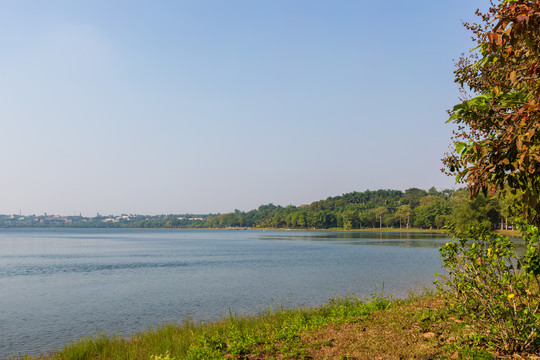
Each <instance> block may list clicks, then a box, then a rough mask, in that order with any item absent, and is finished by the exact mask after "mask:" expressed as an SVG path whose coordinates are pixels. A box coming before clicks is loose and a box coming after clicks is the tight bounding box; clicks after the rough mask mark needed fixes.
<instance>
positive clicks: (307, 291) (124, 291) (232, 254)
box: [0, 229, 448, 357]
mask: <svg viewBox="0 0 540 360" xmlns="http://www.w3.org/2000/svg"><path fill="white" fill-rule="evenodd" d="M446 241H448V240H447V238H446V236H445V235H442V234H426V233H390V232H327V231H324V232H323V231H250V230H246V231H237V230H236V231H235V230H141V229H0V289H1V291H0V355H1V356H0V357H3V356H6V355H7V356H11V355H13V354H16V353H19V354H20V353H30V354H39V353H41V352H48V351H51V350H53V349H59V348H61V347H62V345H63V344H64V343H66V342H69V341H72V340H75V339H77V338H79V337H82V336H93V335H96V334H98V333H99V332H100V331H103V332H109V333H119V334H122V335H125V336H128V335H129V334H131V333H133V332H136V331H143V330H146V329H148V328H149V327H155V326H156V325H159V324H162V323H165V322H178V321H183V320H185V319H186V318H187V317H188V316H190V317H192V318H194V319H195V320H205V321H208V320H216V319H218V318H220V317H222V316H224V315H227V314H228V313H229V311H233V312H236V313H239V314H255V313H257V312H258V311H260V310H265V309H268V308H269V307H278V306H282V305H283V306H286V307H290V306H296V305H305V306H313V305H317V304H323V303H325V302H327V301H328V300H329V299H330V298H331V297H333V296H336V295H342V296H343V295H347V294H348V293H354V294H357V295H359V296H361V297H366V298H367V297H369V296H370V295H372V294H380V293H381V292H382V290H383V286H384V293H385V294H392V295H395V296H405V295H406V294H407V292H409V291H411V290H421V289H422V287H423V286H429V285H431V284H432V282H433V280H434V276H433V274H434V273H436V272H439V271H440V265H441V259H440V257H439V252H438V248H439V246H441V245H442V244H443V243H445V242H446Z"/></svg>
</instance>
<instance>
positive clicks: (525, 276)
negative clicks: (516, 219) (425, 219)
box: [438, 223, 540, 353]
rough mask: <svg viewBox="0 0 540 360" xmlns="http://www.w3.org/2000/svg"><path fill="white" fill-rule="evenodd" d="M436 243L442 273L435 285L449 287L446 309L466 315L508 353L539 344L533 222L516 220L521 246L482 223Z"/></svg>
mask: <svg viewBox="0 0 540 360" xmlns="http://www.w3.org/2000/svg"><path fill="white" fill-rule="evenodd" d="M447 228H448V230H449V232H450V233H451V234H452V236H453V240H452V241H451V242H449V243H447V244H446V245H444V246H442V247H441V249H440V252H441V255H442V258H443V264H444V265H443V266H444V268H445V269H446V274H444V275H439V276H440V277H441V278H442V280H443V281H441V282H440V283H439V285H438V290H439V291H444V292H446V293H447V292H448V291H450V292H451V293H453V295H454V298H452V299H451V300H450V301H449V310H451V311H454V312H456V313H457V314H459V315H461V316H464V317H469V318H470V319H471V321H472V322H473V323H474V324H475V326H476V328H477V330H478V331H479V333H480V334H482V335H483V337H484V340H485V341H486V342H487V343H488V344H489V345H490V347H492V348H495V349H497V350H500V351H503V352H508V353H513V352H518V351H535V350H536V349H538V345H539V336H538V335H539V328H540V312H539V296H540V293H539V288H540V283H539V281H540V279H539V275H540V262H539V260H540V256H539V255H540V253H539V248H538V240H539V231H538V227H536V226H532V225H527V224H525V223H520V227H519V229H520V231H521V233H522V234H523V237H524V240H525V245H526V252H525V254H524V255H523V256H521V257H518V256H517V255H516V252H515V248H514V245H513V243H512V242H511V241H510V239H509V238H507V237H504V236H501V235H496V234H493V233H492V232H491V231H489V230H488V229H486V228H477V227H471V228H469V229H468V230H467V231H465V232H460V231H458V230H456V228H455V227H454V226H453V225H451V226H448V227H447Z"/></svg>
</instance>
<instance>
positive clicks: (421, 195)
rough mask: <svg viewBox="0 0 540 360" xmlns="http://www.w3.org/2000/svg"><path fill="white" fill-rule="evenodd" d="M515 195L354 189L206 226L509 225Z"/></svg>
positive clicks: (216, 218)
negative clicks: (471, 195)
mask: <svg viewBox="0 0 540 360" xmlns="http://www.w3.org/2000/svg"><path fill="white" fill-rule="evenodd" d="M510 203H511V199H507V198H504V197H499V196H497V195H496V194H492V195H491V196H484V195H483V194H480V195H479V196H478V197H476V198H475V199H472V200H469V191H468V190H467V189H458V190H448V189H447V190H442V191H437V190H436V189H435V188H434V187H432V188H431V189H429V190H427V191H426V190H423V189H418V188H410V189H407V190H405V191H400V190H376V191H370V190H367V191H364V192H351V193H347V194H343V195H341V196H335V197H329V198H327V199H326V200H319V201H315V202H313V203H311V204H310V205H301V206H293V205H289V206H285V207H283V206H279V205H273V204H268V205H262V206H259V208H257V209H254V210H251V211H248V212H243V211H240V210H235V211H234V212H232V213H227V214H219V215H214V216H209V217H208V218H207V219H206V221H205V222H204V223H203V224H201V227H209V228H228V227H255V228H290V229H331V228H338V229H344V230H353V229H364V228H401V229H404V228H413V227H414V228H424V229H440V228H442V227H443V226H444V225H445V224H446V223H447V222H448V221H450V222H452V223H454V224H456V226H457V227H459V228H466V227H468V226H480V225H483V226H489V227H491V228H493V229H506V228H509V227H510V225H509V224H508V217H509V216H510Z"/></svg>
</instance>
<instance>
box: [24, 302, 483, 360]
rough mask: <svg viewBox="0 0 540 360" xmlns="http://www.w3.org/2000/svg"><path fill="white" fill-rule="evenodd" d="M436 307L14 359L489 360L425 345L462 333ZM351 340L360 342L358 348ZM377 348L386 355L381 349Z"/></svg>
mask: <svg viewBox="0 0 540 360" xmlns="http://www.w3.org/2000/svg"><path fill="white" fill-rule="evenodd" d="M437 301H438V302H439V303H441V301H440V299H438V298H437V297H435V296H434V295H422V296H414V297H411V298H410V299H408V300H399V299H393V300H390V299H387V298H384V297H383V296H375V297H373V299H371V300H369V301H363V300H361V299H359V298H357V297H355V296H346V297H344V298H334V299H331V300H330V301H329V303H328V304H326V305H324V306H320V307H315V308H303V307H296V308H293V309H284V308H280V309H277V310H275V311H271V310H267V311H264V312H261V313H260V314H258V315H256V316H238V315H235V314H232V313H231V314H229V316H228V317H227V318H224V319H222V320H220V321H217V322H212V323H195V322H194V321H192V320H191V319H187V320H185V321H184V322H183V323H180V324H165V325H163V326H160V327H157V328H155V329H150V330H148V331H145V332H141V333H136V334H133V335H132V336H131V337H129V338H124V337H121V336H117V335H113V334H101V335H99V336H97V337H94V338H84V339H79V340H78V341H75V342H73V343H70V344H66V345H65V346H64V347H63V348H62V349H61V350H59V351H57V352H54V353H51V354H46V355H43V356H41V357H37V358H36V357H32V356H22V357H19V359H25V360H31V359H51V360H68V359H69V360H85V359H103V360H105V359H107V360H108V359H111V360H112V359H144V360H179V359H188V360H190V359H248V358H252V359H313V358H315V359H317V358H325V357H327V356H326V355H325V354H327V353H328V352H331V351H337V352H338V355H339V356H338V357H328V358H339V357H341V358H375V357H378V356H382V357H383V358H385V359H386V358H388V359H392V358H394V357H392V356H391V355H389V354H387V353H385V351H387V350H385V349H386V348H389V349H399V348H400V347H401V348H403V346H402V344H403V343H404V342H411V344H410V346H409V347H408V348H404V349H403V351H402V354H401V355H400V356H401V357H402V358H415V357H416V358H424V357H425V356H427V355H426V354H438V356H439V358H450V355H451V354H452V353H455V352H456V351H457V352H458V353H459V354H463V356H470V355H473V354H476V355H482V357H481V358H484V359H490V358H492V357H490V356H491V355H490V353H489V352H487V351H485V350H483V349H476V348H474V347H473V348H471V347H470V346H469V345H468V342H467V341H468V340H467V339H466V338H465V337H463V341H461V340H460V341H457V342H452V343H449V344H446V343H441V340H440V339H441V338H442V337H443V335H440V337H436V338H433V339H427V338H423V336H422V334H425V333H426V332H429V331H434V332H436V333H440V334H443V333H444V334H445V335H444V338H449V337H450V336H453V337H456V338H458V337H459V336H458V335H455V336H454V335H453V334H458V333H460V332H461V331H462V329H463V326H464V325H463V324H461V323H460V322H454V321H452V320H448V318H449V317H448V316H446V315H445V314H444V310H443V312H441V311H440V310H437V309H435V308H434V307H433V306H432V304H433V303H434V302H437ZM404 324H409V325H404ZM441 329H444V330H441ZM329 334H331V335H329ZM350 334H353V336H350ZM357 334H360V335H361V336H363V340H362V341H359V340H358V336H359V335H357ZM384 334H386V335H384ZM412 339H413V340H412ZM412 342H416V343H412ZM393 343H394V344H393ZM381 344H382V345H384V348H379V347H380V346H381ZM340 351H341V352H340ZM350 354H356V355H355V356H353V355H350ZM358 354H363V355H358ZM473 357H474V356H473ZM427 358H429V357H427Z"/></svg>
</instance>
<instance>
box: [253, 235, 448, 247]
mask: <svg viewBox="0 0 540 360" xmlns="http://www.w3.org/2000/svg"><path fill="white" fill-rule="evenodd" d="M261 239H263V240H289V241H325V242H326V241H331V242H332V243H336V244H345V245H381V246H401V247H425V248H439V247H440V246H441V243H444V242H446V241H448V236H447V235H445V234H440V233H425V232H388V231H320V232H296V231H283V232H282V233H276V232H272V234H269V235H267V236H265V235H263V236H262V237H261Z"/></svg>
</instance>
